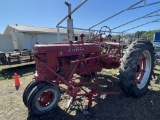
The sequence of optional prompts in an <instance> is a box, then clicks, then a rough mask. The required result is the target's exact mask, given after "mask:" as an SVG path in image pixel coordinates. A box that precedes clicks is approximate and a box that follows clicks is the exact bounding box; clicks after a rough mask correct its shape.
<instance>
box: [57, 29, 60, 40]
mask: <svg viewBox="0 0 160 120" xmlns="http://www.w3.org/2000/svg"><path fill="white" fill-rule="evenodd" d="M59 36H60V32H59V26H57V39H58V42H59V41H60V40H59V39H60V38H59Z"/></svg>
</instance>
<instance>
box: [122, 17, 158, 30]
mask: <svg viewBox="0 0 160 120" xmlns="http://www.w3.org/2000/svg"><path fill="white" fill-rule="evenodd" d="M158 20H160V18H158V19H156V20H153V21H150V22H147V23H144V24H141V25H138V26H136V27H133V28H130V29H128V30H125V31H123V32H126V31H129V30H132V29H135V28H138V27H141V26H144V25H147V24H149V23H152V22H159V21H158Z"/></svg>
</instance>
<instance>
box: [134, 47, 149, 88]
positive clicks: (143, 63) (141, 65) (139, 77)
mask: <svg viewBox="0 0 160 120" xmlns="http://www.w3.org/2000/svg"><path fill="white" fill-rule="evenodd" d="M150 72H151V55H150V53H149V51H147V50H146V51H144V52H143V53H142V54H141V56H140V59H139V61H138V65H137V70H136V83H137V87H138V88H139V89H142V88H143V87H144V86H145V85H146V83H147V81H148V80H149V76H150Z"/></svg>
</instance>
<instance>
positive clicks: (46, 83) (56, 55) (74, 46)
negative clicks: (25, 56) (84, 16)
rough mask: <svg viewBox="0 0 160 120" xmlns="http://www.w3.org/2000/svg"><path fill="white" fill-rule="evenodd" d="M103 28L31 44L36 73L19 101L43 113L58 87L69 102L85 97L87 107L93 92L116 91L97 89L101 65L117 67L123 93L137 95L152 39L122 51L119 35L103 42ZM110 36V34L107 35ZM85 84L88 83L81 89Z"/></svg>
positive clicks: (149, 69) (144, 84)
mask: <svg viewBox="0 0 160 120" xmlns="http://www.w3.org/2000/svg"><path fill="white" fill-rule="evenodd" d="M104 28H107V29H108V27H107V26H104V27H102V28H101V29H100V30H99V32H98V34H97V35H96V36H94V37H91V38H90V39H87V40H84V39H83V38H84V34H81V35H80V37H81V40H80V41H68V42H65V43H64V42H63V43H55V44H37V45H35V46H34V51H35V54H34V60H35V64H36V73H35V77H34V80H33V81H32V82H31V83H30V84H29V85H28V86H27V87H26V89H25V91H24V94H23V102H24V104H25V106H26V107H28V109H29V110H30V111H31V112H32V113H36V114H44V113H47V112H48V111H50V110H52V109H53V108H54V107H56V106H57V104H58V102H59V101H60V97H61V92H60V90H61V89H63V90H64V91H66V93H67V94H68V95H69V96H71V98H72V102H74V101H76V98H77V97H79V96H84V97H87V98H88V105H87V108H88V109H89V108H90V107H91V106H92V102H93V101H94V99H93V95H97V94H118V93H117V92H115V93H113V92H100V91H98V87H99V82H98V80H97V72H100V71H101V70H102V69H103V68H106V69H117V68H119V75H118V78H119V81H120V86H121V89H122V91H123V92H124V93H125V94H126V95H127V96H133V97H141V96H143V95H144V94H145V93H146V92H147V90H148V85H149V83H150V80H151V79H152V75H153V67H154V48H153V46H152V43H151V42H150V41H148V40H137V41H134V42H132V44H131V45H129V46H128V48H127V49H126V50H125V52H123V47H124V45H122V44H121V42H120V37H119V42H107V41H106V40H105V39H104V38H103V37H102V35H104V34H105V33H106V31H104V30H103V29H104ZM109 31H110V30H109ZM110 33H111V31H110ZM110 37H111V34H109V35H108V36H107V38H108V39H110ZM105 38H106V37H105ZM90 78H92V79H90ZM87 85H91V86H92V87H90V90H89V91H88V92H87V91H85V92H84V91H83V87H84V86H87Z"/></svg>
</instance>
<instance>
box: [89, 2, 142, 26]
mask: <svg viewBox="0 0 160 120" xmlns="http://www.w3.org/2000/svg"><path fill="white" fill-rule="evenodd" d="M143 1H144V0H140V1H139V2H137V3H135V4H133V5H131V6H130V7H128V8H126V9H124V10H122V11H120V12H118V13H116V14H114V15H112V16H110V17H108V18H106V19H104V20H103V21H101V22H99V23H97V24H95V25H93V26H92V27H90V28H89V29H91V28H93V27H95V26H97V25H99V24H101V23H103V22H105V21H107V20H109V19H111V18H113V17H115V16H117V15H119V14H121V13H123V12H124V11H127V10H129V9H130V8H133V7H134V6H136V5H138V4H140V3H141V2H143Z"/></svg>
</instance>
